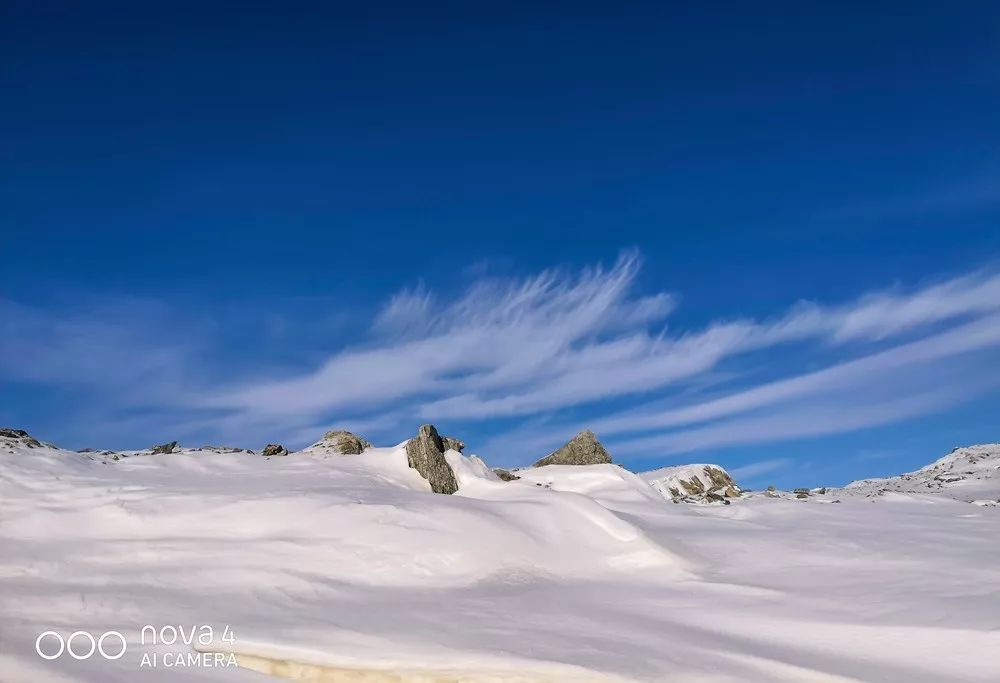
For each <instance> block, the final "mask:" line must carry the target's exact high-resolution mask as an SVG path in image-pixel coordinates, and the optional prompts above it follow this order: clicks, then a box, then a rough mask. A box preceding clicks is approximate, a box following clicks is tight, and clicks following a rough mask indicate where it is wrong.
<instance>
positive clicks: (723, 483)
mask: <svg viewBox="0 0 1000 683" xmlns="http://www.w3.org/2000/svg"><path fill="white" fill-rule="evenodd" d="M704 470H705V474H706V475H707V476H708V478H709V480H710V481H711V482H712V488H725V487H736V482H735V481H733V478H732V477H730V476H729V473H728V472H726V471H725V470H724V469H722V468H721V467H715V466H713V465H705V467H704ZM736 488H738V487H736Z"/></svg>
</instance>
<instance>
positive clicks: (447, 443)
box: [441, 436, 465, 453]
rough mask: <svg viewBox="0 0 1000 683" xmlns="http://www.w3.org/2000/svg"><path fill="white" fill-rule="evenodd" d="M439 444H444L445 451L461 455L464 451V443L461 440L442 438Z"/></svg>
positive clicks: (448, 437)
mask: <svg viewBox="0 0 1000 683" xmlns="http://www.w3.org/2000/svg"><path fill="white" fill-rule="evenodd" d="M441 442H442V443H443V444H444V449H445V450H446V451H458V452H459V453H461V452H462V451H464V450H465V442H464V441H462V440H461V439H456V438H454V437H451V436H442V437H441Z"/></svg>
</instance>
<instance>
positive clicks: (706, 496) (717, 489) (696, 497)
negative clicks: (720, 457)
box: [639, 465, 742, 505]
mask: <svg viewBox="0 0 1000 683" xmlns="http://www.w3.org/2000/svg"><path fill="white" fill-rule="evenodd" d="M639 476H641V477H642V478H643V479H645V480H646V482H647V483H648V484H649V485H650V486H652V487H653V488H654V489H655V490H656V491H658V492H659V493H660V495H662V496H663V497H664V498H666V499H667V500H672V501H673V502H675V503H721V504H723V505H729V502H730V500H731V499H733V498H739V497H740V496H741V495H742V490H741V489H740V487H739V486H738V485H737V484H736V481H735V480H733V478H732V477H731V476H730V475H729V473H728V472H726V471H725V470H724V469H722V468H721V467H719V466H718V465H680V466H677V467H663V468H661V469H658V470H653V471H652V472H644V473H642V474H641V475H639Z"/></svg>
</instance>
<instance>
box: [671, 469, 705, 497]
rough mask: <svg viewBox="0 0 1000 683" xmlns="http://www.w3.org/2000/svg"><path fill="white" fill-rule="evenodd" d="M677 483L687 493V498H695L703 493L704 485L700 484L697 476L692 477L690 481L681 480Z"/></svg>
mask: <svg viewBox="0 0 1000 683" xmlns="http://www.w3.org/2000/svg"><path fill="white" fill-rule="evenodd" d="M678 483H679V484H680V485H681V487H682V488H683V489H684V490H685V491H687V493H688V495H689V496H696V495H698V494H700V493H705V484H703V483H702V481H701V479H699V478H698V475H697V474H696V475H694V476H692V477H691V478H690V479H681V480H680V481H679V482H678Z"/></svg>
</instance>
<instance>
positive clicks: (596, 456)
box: [533, 429, 611, 467]
mask: <svg viewBox="0 0 1000 683" xmlns="http://www.w3.org/2000/svg"><path fill="white" fill-rule="evenodd" d="M610 462H611V454H610V453H608V452H607V451H606V450H605V449H604V446H602V445H601V442H600V441H598V440H597V435H596V434H594V433H593V432H592V431H590V430H589V429H585V430H584V431H582V432H580V433H579V434H577V435H576V436H574V437H573V438H572V439H570V440H569V441H568V442H566V445H565V446H563V447H562V448H560V449H559V450H557V451H554V452H552V453H549V454H548V455H546V456H545V457H544V458H542V459H541V460H539V461H538V462H536V463H535V464H534V465H533V467H544V466H545V465H601V464H606V463H610Z"/></svg>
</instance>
